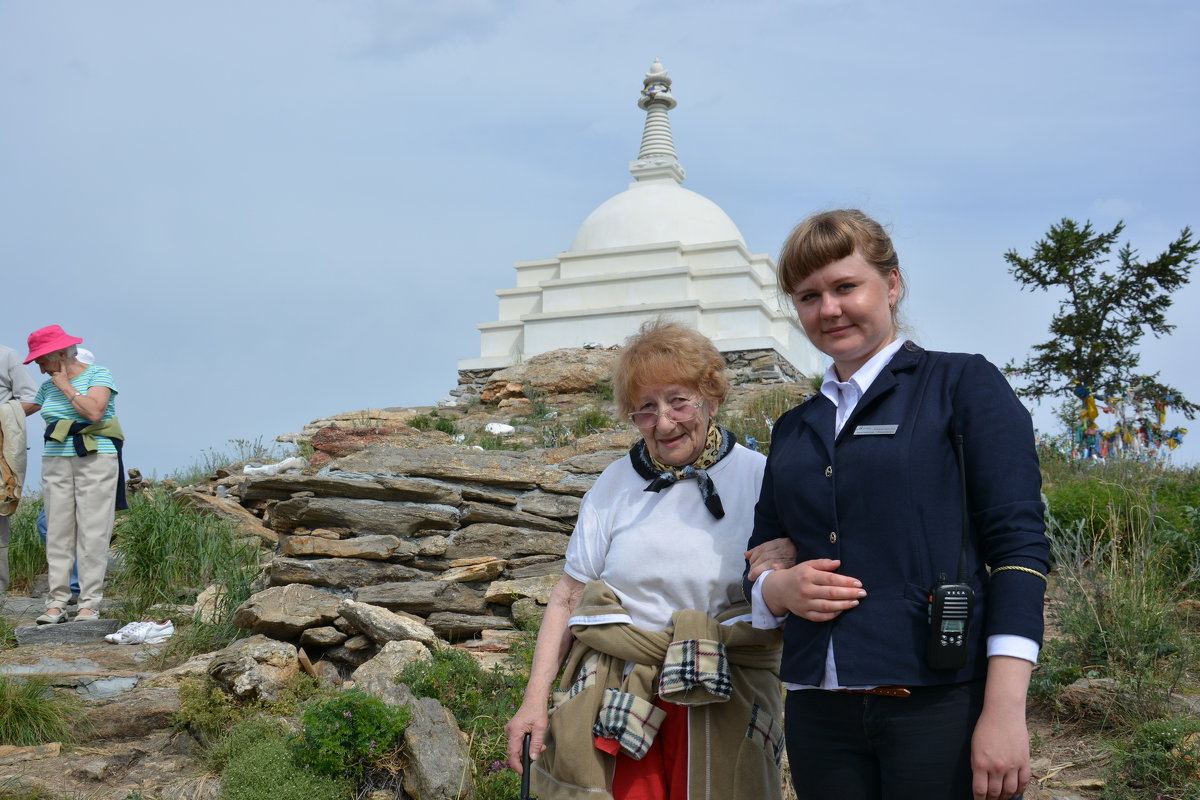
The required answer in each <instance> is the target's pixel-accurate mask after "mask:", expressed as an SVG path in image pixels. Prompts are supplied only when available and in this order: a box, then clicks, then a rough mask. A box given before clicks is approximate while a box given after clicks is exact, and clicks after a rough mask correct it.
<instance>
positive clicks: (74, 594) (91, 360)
mask: <svg viewBox="0 0 1200 800" xmlns="http://www.w3.org/2000/svg"><path fill="white" fill-rule="evenodd" d="M75 357H76V358H77V359H79V361H80V363H82V364H87V365H88V366H91V365H92V364H95V363H96V356H95V355H94V354H93V353H92V351H91V350H88V349H86V348H83V347H79V348H76V353H75ZM118 480H120V478H119V477H118ZM48 530H49V524H48V523H47V522H46V500H45V498H42V510H41V511H39V512H38V518H37V531H38V536H39V537H41V539H42V545H43V546H44V545H45V544H46V538H47V532H48ZM78 603H79V563H78V560H77V559H72V560H71V599H70V600H69V601H67V605H68V606H73V605H76V604H78Z"/></svg>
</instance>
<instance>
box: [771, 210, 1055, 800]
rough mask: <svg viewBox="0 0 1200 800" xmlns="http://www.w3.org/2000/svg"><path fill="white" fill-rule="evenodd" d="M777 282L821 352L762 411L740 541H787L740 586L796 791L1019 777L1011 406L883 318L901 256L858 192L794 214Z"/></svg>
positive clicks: (1031, 531)
mask: <svg viewBox="0 0 1200 800" xmlns="http://www.w3.org/2000/svg"><path fill="white" fill-rule="evenodd" d="M779 284H780V288H781V289H782V290H783V291H784V292H785V293H786V294H787V295H789V296H790V297H791V299H792V302H793V304H794V305H795V307H796V312H797V314H798V315H799V318H800V323H801V325H802V326H803V328H804V332H805V333H806V334H807V335H808V338H809V339H810V340H811V341H812V343H813V344H814V345H815V346H816V347H817V349H818V350H820V351H821V352H823V353H825V354H826V355H827V356H829V357H830V359H831V360H832V362H833V363H832V364H831V366H830V367H829V370H828V371H827V372H826V374H825V380H824V383H823V384H822V386H821V391H820V393H819V394H817V395H814V396H813V398H812V399H810V400H809V401H808V402H806V403H804V404H803V405H801V406H799V407H797V408H795V409H793V410H791V411H789V412H788V413H787V414H785V415H784V416H783V417H781V418H780V419H779V420H778V422H777V423H776V424H775V429H774V432H773V436H772V442H771V445H772V446H771V455H770V458H769V459H768V460H767V470H766V475H765V477H764V480H763V489H762V498H761V500H760V501H759V504H758V507H757V509H756V516H755V524H754V536H753V537H752V538H751V540H750V543H751V544H752V545H753V544H755V543H756V542H760V541H768V540H773V539H775V538H776V537H778V536H789V537H791V539H792V541H793V542H795V543H796V547H797V551H798V555H797V558H799V559H801V563H799V564H797V565H795V566H793V567H791V568H788V569H782V570H774V571H767V572H764V573H763V576H762V577H761V578H759V579H758V582H757V585H755V586H753V587H752V588H751V590H750V591H751V594H752V595H754V596H755V599H759V598H761V600H762V601H763V602H764V603H765V606H766V608H767V609H769V611H770V612H771V613H773V614H777V615H779V618H778V620H777V621H778V622H779V623H782V624H783V625H784V626H785V632H784V650H783V665H782V668H781V670H780V672H781V674H782V676H783V679H784V680H785V681H786V682H787V685H788V689H789V691H788V696H787V704H786V714H787V725H786V727H787V751H788V760H789V763H790V765H791V769H792V780H793V783H794V785H795V789H796V794H797V795H798V796H799V797H802V798H807V797H837V798H845V800H881V799H882V798H908V797H919V798H922V800H935V799H941V800H963V798H968V797H972V796H974V797H975V798H976V799H977V800H981V799H982V798H990V799H992V800H994V799H995V798H1010V797H1013V796H1014V795H1018V794H1020V793H1021V792H1022V791H1023V790H1024V788H1025V785H1026V783H1027V782H1028V781H1029V776H1030V768H1029V736H1028V733H1027V730H1026V725H1025V694H1026V691H1027V689H1028V685H1029V677H1030V673H1031V671H1032V669H1033V664H1034V662H1035V661H1036V660H1037V655H1038V647H1039V643H1040V641H1041V637H1042V596H1043V592H1044V589H1045V585H1046V572H1047V569H1048V567H1049V547H1048V545H1047V542H1046V537H1045V526H1044V522H1043V508H1042V503H1041V496H1040V487H1041V475H1040V472H1039V470H1038V459H1037V453H1036V451H1035V448H1034V438H1033V426H1032V424H1031V422H1030V418H1029V414H1028V412H1026V411H1025V409H1024V407H1022V405H1021V403H1020V402H1019V401H1018V400H1017V398H1016V397H1015V396H1014V395H1013V392H1012V390H1011V389H1010V388H1009V386H1008V383H1007V382H1006V381H1005V380H1004V377H1003V376H1002V375H1001V374H1000V372H999V370H997V369H996V368H995V367H994V366H992V365H991V364H989V363H988V362H987V361H986V360H985V359H984V358H983V357H982V356H979V355H968V354H965V353H939V352H933V351H928V350H924V349H922V348H921V347H918V346H917V345H916V344H914V343H913V342H911V341H907V340H905V339H904V337H902V336H900V335H899V324H898V322H897V311H896V309H897V307H898V305H899V303H900V300H901V299H902V297H903V294H904V279H903V276H902V274H901V272H900V262H899V258H898V257H897V255H896V251H895V249H894V247H893V246H892V241H891V238H890V237H889V236H888V235H887V233H886V232H885V231H884V230H883V228H882V227H881V226H880V225H879V223H877V222H876V221H875V220H873V219H871V218H870V217H868V216H866V215H865V214H863V213H862V212H861V211H856V210H844V211H830V212H825V213H822V214H817V215H815V216H813V217H810V218H809V219H807V220H805V221H804V222H802V223H800V225H798V226H797V227H796V229H795V230H794V231H793V232H792V234H791V236H790V237H789V238H788V240H787V242H786V243H785V244H784V247H783V252H782V253H781V254H780V257H779ZM972 606H973V607H972ZM758 611H759V606H758V604H757V603H756V624H761V623H762V622H763V620H761V618H760V617H759V616H758ZM768 616H769V615H768ZM774 622H775V621H768V624H774Z"/></svg>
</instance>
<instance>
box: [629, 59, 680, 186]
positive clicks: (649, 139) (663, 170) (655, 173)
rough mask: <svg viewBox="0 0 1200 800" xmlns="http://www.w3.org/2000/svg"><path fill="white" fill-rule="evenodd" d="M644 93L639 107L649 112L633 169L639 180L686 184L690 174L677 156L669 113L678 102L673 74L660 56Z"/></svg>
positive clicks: (646, 82) (646, 78)
mask: <svg viewBox="0 0 1200 800" xmlns="http://www.w3.org/2000/svg"><path fill="white" fill-rule="evenodd" d="M642 87H643V88H642V96H641V97H640V98H638V108H641V109H643V110H644V111H645V112H646V125H645V127H644V128H643V129H642V148H641V150H639V151H638V157H637V160H636V161H633V162H631V163H630V165H629V171H630V172H631V173H633V177H634V179H635V180H638V181H651V180H666V179H670V180H673V181H675V182H676V183H683V179H684V177H685V176H686V175H687V173H686V172H685V171H684V169H683V166H682V165H681V164H680V163H679V159H678V158H677V157H676V155H675V139H674V137H672V136H671V120H670V119H669V118H668V117H667V112H668V111H670V110H671V109H672V108H674V107H675V106H676V105H677V103H678V101H676V100H675V96H674V95H672V94H671V77H670V76H669V75H668V74H667V70H666V68H665V67H664V66H663V65H662V63H661V62H660V61H659V60H658V59H657V58H656V59H654V63H653V64H651V65H650V71H649V72H647V73H646V77H645V79H644V80H643V81H642Z"/></svg>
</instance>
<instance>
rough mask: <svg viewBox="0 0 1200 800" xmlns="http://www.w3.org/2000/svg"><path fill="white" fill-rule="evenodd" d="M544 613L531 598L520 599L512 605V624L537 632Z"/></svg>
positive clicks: (542, 608)
mask: <svg viewBox="0 0 1200 800" xmlns="http://www.w3.org/2000/svg"><path fill="white" fill-rule="evenodd" d="M545 613H546V608H545V606H539V605H538V602H537V600H534V599H533V598H532V597H522V598H521V599H520V600H517V601H516V602H515V603H513V604H512V620H513V624H514V625H516V626H518V627H520V628H521V629H522V630H527V631H534V630H537V629H538V628H539V627H540V626H541V624H542V615H543V614H545ZM435 630H436V628H435Z"/></svg>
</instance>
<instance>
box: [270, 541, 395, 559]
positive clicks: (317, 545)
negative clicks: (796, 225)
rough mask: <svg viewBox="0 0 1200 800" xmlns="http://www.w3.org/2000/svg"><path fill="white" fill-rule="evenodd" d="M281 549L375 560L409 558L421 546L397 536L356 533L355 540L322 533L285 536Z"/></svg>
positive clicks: (297, 553)
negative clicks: (325, 536)
mask: <svg viewBox="0 0 1200 800" xmlns="http://www.w3.org/2000/svg"><path fill="white" fill-rule="evenodd" d="M281 539H282V541H281V544H280V548H279V550H280V552H281V553H283V554H284V555H285V556H296V557H299V558H304V557H306V556H331V557H333V558H367V559H372V560H375V561H405V560H409V559H411V558H413V557H414V556H415V555H416V554H417V550H418V547H417V546H416V545H415V544H413V543H412V542H408V541H405V540H404V539H401V538H399V537H397V536H371V535H368V536H355V537H353V538H351V539H327V538H324V537H321V536H283V537H281Z"/></svg>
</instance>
